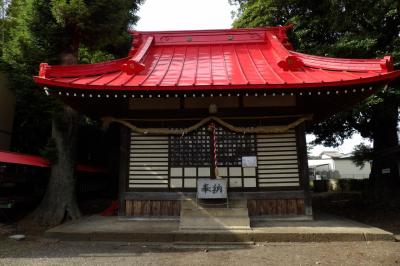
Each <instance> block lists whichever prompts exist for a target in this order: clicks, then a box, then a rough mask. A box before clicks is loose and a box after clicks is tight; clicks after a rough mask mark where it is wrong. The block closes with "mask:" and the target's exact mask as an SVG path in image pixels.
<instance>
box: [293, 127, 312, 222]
mask: <svg viewBox="0 0 400 266" xmlns="http://www.w3.org/2000/svg"><path fill="white" fill-rule="evenodd" d="M296 135H297V148H298V158H299V169H300V185H301V187H302V188H303V190H304V210H305V214H306V215H312V198H311V191H310V177H309V173H308V155H307V142H306V129H305V123H301V124H300V125H299V126H298V127H297V129H296Z"/></svg>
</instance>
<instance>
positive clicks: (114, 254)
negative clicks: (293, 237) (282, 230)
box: [0, 237, 400, 266]
mask: <svg viewBox="0 0 400 266" xmlns="http://www.w3.org/2000/svg"><path fill="white" fill-rule="evenodd" d="M111 264H112V265H163V266H164V265H174V266H175V265H229V266H232V265H248V266H250V265H251V266H252V265H400V243H399V242H332V243H257V244H255V245H252V244H248V245H214V246H206V245H201V246H195V245H172V244H170V245H167V244H160V245H155V244H152V245H149V244H133V243H115V242H68V241H62V242H61V241H56V240H49V239H45V238H41V237H28V239H26V240H23V241H15V240H10V239H4V238H2V239H0V265H7V266H8V265H24V266H25V265H111Z"/></svg>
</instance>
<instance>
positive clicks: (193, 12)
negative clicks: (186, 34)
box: [136, 0, 233, 31]
mask: <svg viewBox="0 0 400 266" xmlns="http://www.w3.org/2000/svg"><path fill="white" fill-rule="evenodd" d="M231 10H233V9H232V7H231V6H230V5H229V3H228V0H146V1H145V3H144V4H143V5H142V7H141V8H140V10H139V13H138V15H139V17H140V20H139V22H138V23H137V26H136V29H137V30H142V31H152V30H197V29H198V30H203V29H229V28H231V27H232V26H231V24H232V18H231Z"/></svg>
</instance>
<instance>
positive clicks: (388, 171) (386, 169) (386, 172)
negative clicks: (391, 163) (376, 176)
mask: <svg viewBox="0 0 400 266" xmlns="http://www.w3.org/2000/svg"><path fill="white" fill-rule="evenodd" d="M382 174H390V168H384V169H382Z"/></svg>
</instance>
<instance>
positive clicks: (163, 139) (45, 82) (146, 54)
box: [34, 27, 400, 228]
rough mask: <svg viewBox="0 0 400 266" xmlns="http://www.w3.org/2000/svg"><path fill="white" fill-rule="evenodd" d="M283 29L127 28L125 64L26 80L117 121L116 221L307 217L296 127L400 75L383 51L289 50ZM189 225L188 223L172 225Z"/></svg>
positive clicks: (231, 223) (70, 68)
mask: <svg viewBox="0 0 400 266" xmlns="http://www.w3.org/2000/svg"><path fill="white" fill-rule="evenodd" d="M288 30H290V27H269V28H254V29H229V30H196V31H159V32H138V31H134V32H132V33H131V34H132V37H133V42H132V48H131V50H130V52H129V55H128V57H126V58H122V59H118V60H114V61H108V62H103V63H96V64H88V65H67V66H52V65H48V64H46V63H42V64H41V66H40V73H39V75H38V76H36V77H34V79H35V82H36V83H37V84H39V85H41V86H43V87H44V90H45V91H46V93H48V94H50V95H55V96H57V97H59V98H60V99H61V100H62V101H63V102H64V103H65V104H67V105H69V106H71V107H72V108H74V109H76V110H78V111H79V112H81V113H83V114H85V115H87V116H89V117H93V118H97V119H102V120H103V121H104V123H105V124H110V123H117V124H119V125H120V129H121V130H120V131H121V134H120V138H121V139H120V143H121V149H120V151H121V152H120V159H119V160H120V169H119V171H116V172H119V174H118V176H115V178H118V179H119V187H120V192H119V215H120V216H126V217H133V218H135V217H139V218H143V217H147V218H153V219H158V218H160V219H161V218H162V217H170V218H171V217H175V218H176V219H179V218H180V219H181V223H183V219H184V218H185V217H183V216H185V215H188V213H191V215H192V216H195V217H202V216H201V215H202V214H198V215H197V216H196V214H195V213H196V210H197V211H198V212H199V213H201V212H202V211H203V214H204V210H207V209H211V208H212V207H215V206H212V205H213V204H215V205H218V204H220V206H219V207H217V209H218V208H219V209H225V212H226V213H225V214H224V215H225V216H229V217H231V218H229V219H226V221H225V220H223V219H222V218H221V219H220V220H219V223H220V225H221V226H222V227H224V226H226V227H234V228H235V226H236V225H237V228H241V226H242V225H243V226H244V227H246V226H249V221H252V220H257V219H258V220H260V219H270V218H272V219H273V218H280V219H285V217H286V218H289V217H298V218H305V219H309V218H311V217H312V207H311V198H310V192H309V177H308V166H307V149H306V139H305V136H306V135H305V134H306V133H305V132H306V128H307V127H308V126H309V125H311V124H312V123H314V122H316V121H321V120H322V119H324V118H326V117H328V116H330V115H332V114H334V113H336V112H338V111H342V110H346V109H349V108H351V107H352V106H354V105H355V104H357V103H359V102H361V101H362V100H363V99H365V98H367V97H368V96H370V95H372V94H373V93H375V92H376V91H378V90H381V89H383V88H385V86H387V85H388V84H389V83H390V82H393V81H394V80H396V79H397V78H398V77H399V76H400V71H394V68H393V60H392V58H391V57H390V56H385V57H384V58H381V59H340V58H329V57H320V56H314V55H308V54H303V53H298V52H295V51H294V50H293V48H292V45H291V44H290V43H289V41H288V38H287V31H288ZM216 199H218V200H216ZM190 204H191V205H190ZM193 206H195V207H193ZM196 208H197V209H196ZM185 209H186V211H185ZM239 209H240V210H241V211H238V210H239ZM201 210H202V211H201ZM235 210H236V211H237V213H236V214H235ZM213 213H214V214H213ZM220 213H221V212H220ZM209 215H211V216H212V215H215V216H218V215H220V214H218V212H216V211H215V212H212V211H209ZM238 217H239V218H240V217H241V218H243V217H244V218H245V220H246V219H247V220H246V221H247V222H245V223H244V224H243V221H241V220H240V219H236V218H238ZM192 218H193V217H192ZM203 218H204V217H203ZM193 219H194V220H195V219H197V218H193ZM204 219H206V218H204ZM235 219H236V220H235ZM239 220H240V221H239ZM236 221H237V222H236ZM197 224H198V225H199V228H213V226H215V224H214V225H212V223H211V225H210V224H209V225H207V223H200V222H199V223H197ZM195 227H196V223H195V222H193V221H191V220H190V217H188V218H187V221H186V222H185V225H182V228H195ZM217 227H218V226H217Z"/></svg>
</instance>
